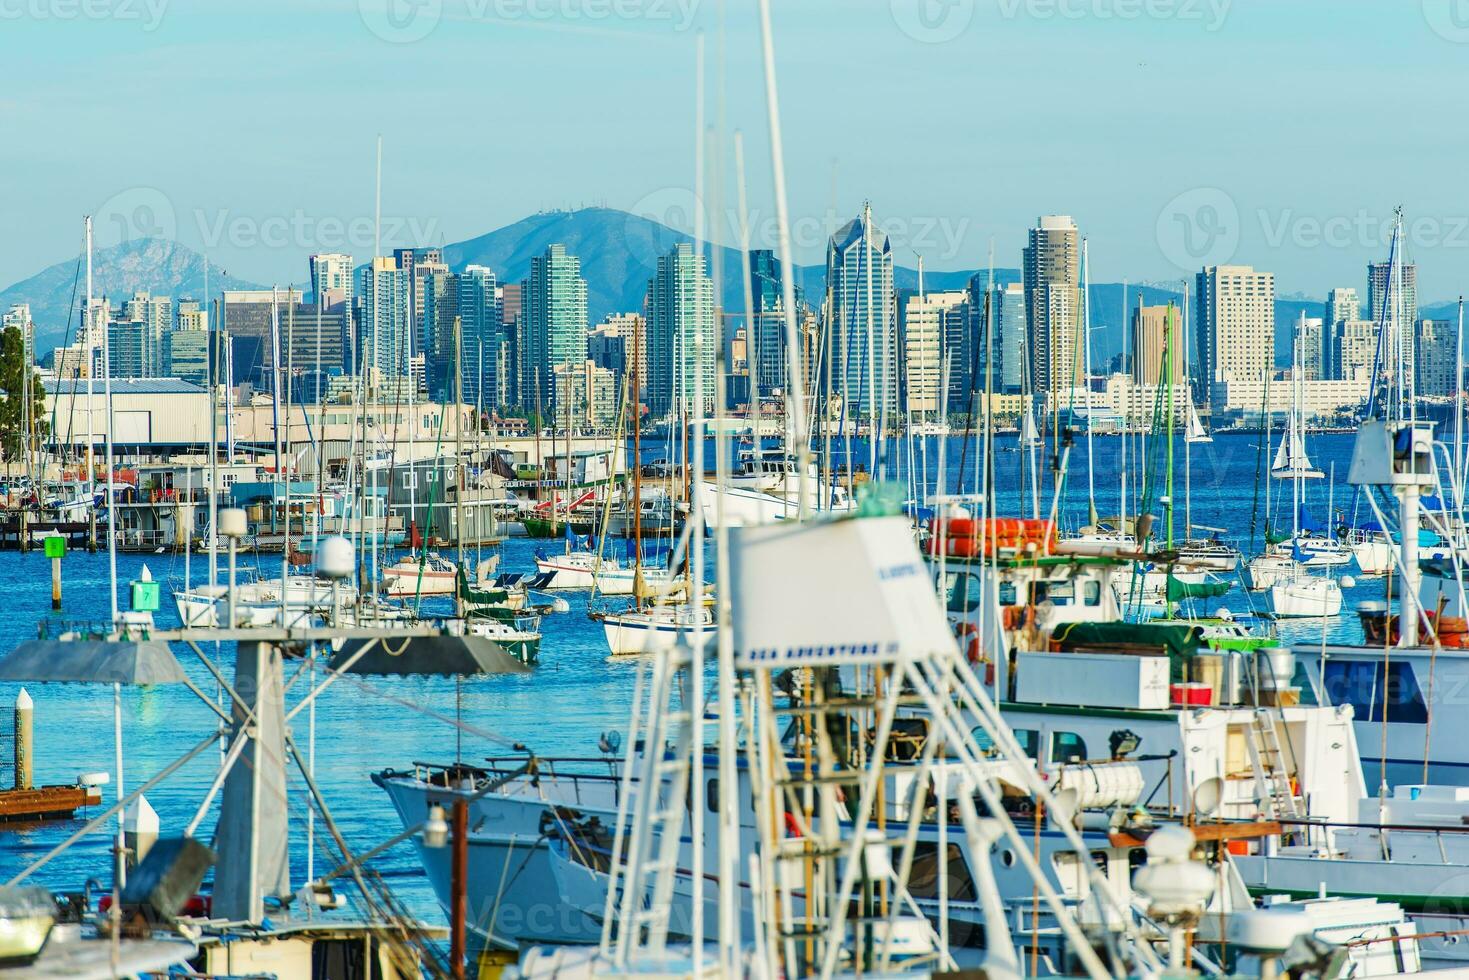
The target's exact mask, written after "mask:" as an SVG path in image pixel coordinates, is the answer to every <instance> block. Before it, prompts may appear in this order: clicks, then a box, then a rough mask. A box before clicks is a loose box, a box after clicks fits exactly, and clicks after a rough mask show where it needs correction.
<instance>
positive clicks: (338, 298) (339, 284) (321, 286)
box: [309, 252, 352, 309]
mask: <svg viewBox="0 0 1469 980" xmlns="http://www.w3.org/2000/svg"><path fill="white" fill-rule="evenodd" d="M309 262H310V265H311V293H312V301H313V302H319V303H321V305H322V306H324V307H326V308H327V309H330V308H332V307H333V306H336V305H337V304H338V303H345V304H346V306H347V308H348V309H351V308H352V256H350V255H345V254H343V253H341V252H322V253H320V254H317V255H313V256H311V258H310V260H309Z"/></svg>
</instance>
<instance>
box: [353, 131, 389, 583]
mask: <svg viewBox="0 0 1469 980" xmlns="http://www.w3.org/2000/svg"><path fill="white" fill-rule="evenodd" d="M375 188H376V189H375V193H374V197H373V211H372V264H371V265H370V266H369V269H370V274H371V276H372V366H371V367H370V368H368V374H369V378H376V375H377V373H378V372H379V371H380V370H381V369H382V365H381V364H379V363H378V358H379V357H380V355H381V352H382V348H381V347H380V346H379V345H378V333H377V330H378V326H377V325H378V310H377V308H378V306H379V304H380V301H381V297H380V296H378V288H377V260H378V257H379V256H380V255H381V254H382V244H383V243H382V225H383V137H382V134H381V133H379V134H378V137H377V182H376V185H375ZM369 378H363V380H362V385H363V398H362V401H363V419H362V428H363V436H362V468H363V470H364V471H366V472H364V473H363V476H364V477H365V478H366V479H365V480H364V483H366V484H367V487H368V500H369V501H371V507H372V511H371V513H372V515H373V516H372V520H373V521H374V522H376V521H377V520H378V519H379V518H378V515H377V511H378V510H379V507H378V499H377V468H376V467H374V468H373V469H372V470H370V471H367V410H368V407H369V406H371V405H373V404H374V401H376V402H377V403H381V401H382V396H381V394H380V393H377V392H376V391H374V396H375V397H374V399H369V396H368V394H367V392H368V387H367V386H368V380H369ZM375 388H376V386H375V385H374V389H375ZM381 521H382V532H381V533H383V534H387V532H388V522H387V515H386V513H384V514H383V515H382V517H381ZM358 523H359V524H361V525H362V527H363V530H364V532H367V533H370V534H371V538H372V545H371V548H372V575H371V577H370V579H369V582H371V581H373V580H375V579H376V577H377V575H378V564H377V537H378V533H379V532H378V529H377V526H376V524H375V523H374V524H372V525H369V523H368V508H367V507H364V508H363V513H362V514H361V515H360V516H359V517H358ZM369 528H370V531H369ZM364 584H368V583H364ZM372 591H373V592H374V593H376V592H377V589H376V587H375V586H374V587H373V590H372Z"/></svg>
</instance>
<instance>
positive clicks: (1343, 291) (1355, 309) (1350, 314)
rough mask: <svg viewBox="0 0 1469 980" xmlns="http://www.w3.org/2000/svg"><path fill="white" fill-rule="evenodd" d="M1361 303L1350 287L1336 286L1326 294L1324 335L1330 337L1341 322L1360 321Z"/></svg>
mask: <svg viewBox="0 0 1469 980" xmlns="http://www.w3.org/2000/svg"><path fill="white" fill-rule="evenodd" d="M1361 318H1362V301H1361V300H1360V299H1358V298H1357V291H1356V290H1355V289H1353V288H1352V287H1350V286H1337V287H1336V288H1335V289H1332V290H1331V291H1329V292H1328V293H1327V294H1326V316H1325V317H1324V318H1323V319H1324V320H1325V321H1326V333H1327V335H1328V336H1330V335H1331V334H1332V333H1333V332H1335V330H1336V326H1337V324H1339V323H1341V322H1342V321H1343V320H1360V319H1361Z"/></svg>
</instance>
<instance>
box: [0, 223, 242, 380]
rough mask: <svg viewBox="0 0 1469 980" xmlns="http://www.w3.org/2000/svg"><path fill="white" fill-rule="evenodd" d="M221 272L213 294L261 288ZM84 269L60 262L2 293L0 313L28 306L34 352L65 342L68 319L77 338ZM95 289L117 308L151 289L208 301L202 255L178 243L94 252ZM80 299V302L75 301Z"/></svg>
mask: <svg viewBox="0 0 1469 980" xmlns="http://www.w3.org/2000/svg"><path fill="white" fill-rule="evenodd" d="M258 288H260V287H259V286H258V285H256V284H255V283H252V282H247V281H245V280H243V279H236V278H235V277H234V276H231V275H230V274H229V273H228V272H226V271H225V270H223V269H220V268H218V267H211V268H210V270H209V289H210V291H211V292H212V293H214V294H215V295H218V293H219V291H220V290H222V289H258ZM86 289H87V283H86V269H85V268H84V267H83V266H82V264H81V259H80V257H78V258H75V259H68V260H67V261H65V262H58V263H56V264H55V265H53V266H50V267H49V268H46V269H42V270H41V271H40V272H38V273H36V274H35V275H33V276H31V277H30V278H29V279H23V280H21V281H20V282H18V283H15V284H14V285H12V286H9V287H8V288H6V289H5V290H4V291H3V292H0V309H8V308H9V307H10V304H12V303H29V304H30V306H31V318H32V319H33V320H35V322H36V349H37V351H38V352H44V351H47V350H49V349H50V348H51V347H55V346H59V345H62V344H65V343H67V337H66V333H67V331H68V326H67V324H68V319H70V321H71V323H70V330H71V331H72V333H73V334H74V333H75V331H76V327H77V323H76V316H75V311H76V310H77V309H78V308H79V306H78V304H80V302H81V300H82V298H83V297H84V296H85V295H86ZM92 290H93V292H94V293H95V294H96V295H98V296H106V297H108V298H109V299H111V300H112V305H113V307H114V308H115V307H117V306H119V305H120V304H121V303H122V302H123V300H125V299H130V298H131V297H132V295H133V293H135V292H138V291H140V290H147V291H148V292H151V293H159V294H162V295H165V296H172V297H173V298H174V299H175V300H177V299H180V298H182V297H193V298H195V299H203V298H204V256H202V255H200V254H199V253H198V252H195V251H194V250H193V249H190V248H187V247H185V246H183V245H180V244H179V243H177V242H172V241H166V240H164V239H159V238H144V239H138V240H134V241H128V242H123V243H121V244H119V245H114V246H112V247H110V248H102V249H97V250H96V251H94V252H93V253H92ZM73 295H75V296H76V302H73V300H72V297H73Z"/></svg>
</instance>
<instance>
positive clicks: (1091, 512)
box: [1081, 238, 1097, 524]
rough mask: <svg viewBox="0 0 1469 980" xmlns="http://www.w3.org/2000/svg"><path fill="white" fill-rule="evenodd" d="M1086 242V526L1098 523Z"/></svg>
mask: <svg viewBox="0 0 1469 980" xmlns="http://www.w3.org/2000/svg"><path fill="white" fill-rule="evenodd" d="M1086 246H1087V242H1086V239H1085V238H1083V239H1082V240H1081V308H1082V319H1081V329H1082V337H1081V350H1082V358H1081V359H1082V366H1081V383H1082V384H1083V385H1084V386H1085V388H1084V390H1085V392H1086V396H1085V397H1086V504H1087V523H1088V524H1096V522H1097V477H1096V452H1095V450H1094V448H1093V446H1092V428H1093V424H1092V423H1093V421H1094V418H1093V416H1092V296H1091V281H1092V265H1091V260H1090V259H1089V258H1088V257H1087V247H1086Z"/></svg>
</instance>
